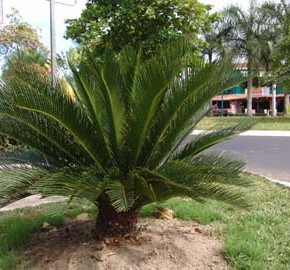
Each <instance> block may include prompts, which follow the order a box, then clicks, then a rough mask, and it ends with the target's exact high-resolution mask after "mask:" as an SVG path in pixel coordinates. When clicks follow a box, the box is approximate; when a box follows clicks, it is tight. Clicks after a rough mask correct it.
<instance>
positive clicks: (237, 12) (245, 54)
mask: <svg viewBox="0 0 290 270" xmlns="http://www.w3.org/2000/svg"><path fill="white" fill-rule="evenodd" d="M223 15H224V19H223V20H224V27H225V28H228V27H229V26H231V29H232V30H231V31H229V32H228V34H227V35H226V36H225V41H226V43H227V45H228V46H229V47H230V48H231V49H232V51H233V52H235V53H236V55H237V57H238V59H243V58H244V59H246V60H247V70H248V81H247V115H248V116H252V88H253V80H252V77H253V76H254V75H255V74H257V73H258V71H259V69H260V65H261V60H265V59H264V58H265V55H269V54H267V52H269V40H268V38H269V37H268V35H266V34H265V33H266V28H265V25H264V23H263V20H264V18H263V16H262V12H261V9H260V8H259V7H258V6H257V5H256V4H255V1H253V0H251V2H250V9H249V12H247V11H244V10H243V9H241V8H240V7H239V6H237V5H231V6H230V7H228V8H226V9H225V10H224V11H223Z"/></svg>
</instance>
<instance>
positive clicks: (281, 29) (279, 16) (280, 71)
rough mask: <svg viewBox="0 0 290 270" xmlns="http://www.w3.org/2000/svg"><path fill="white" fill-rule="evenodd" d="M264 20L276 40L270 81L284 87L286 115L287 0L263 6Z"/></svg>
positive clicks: (289, 29) (289, 27) (289, 13)
mask: <svg viewBox="0 0 290 270" xmlns="http://www.w3.org/2000/svg"><path fill="white" fill-rule="evenodd" d="M261 10H262V11H263V13H264V16H263V17H264V18H265V19H266V22H267V24H268V25H269V29H270V31H269V32H270V34H272V36H273V38H272V40H274V42H273V45H272V46H271V68H270V69H269V70H267V71H268V74H269V77H270V79H271V80H272V81H273V80H275V81H277V82H278V83H279V84H280V85H282V89H283V91H284V113H285V114H287V113H288V111H287V109H288V107H289V87H290V79H289V77H290V76H289V74H290V73H289V70H290V69H289V62H290V56H289V53H290V49H289V44H290V42H289V40H290V38H289V36H290V4H289V3H286V1H285V0H281V1H280V2H278V3H276V2H266V3H264V4H263V5H262V6H261Z"/></svg>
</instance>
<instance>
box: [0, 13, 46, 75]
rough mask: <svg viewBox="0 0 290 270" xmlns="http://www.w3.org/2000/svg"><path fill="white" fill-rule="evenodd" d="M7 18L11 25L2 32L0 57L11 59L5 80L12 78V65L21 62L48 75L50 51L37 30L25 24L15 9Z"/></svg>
mask: <svg viewBox="0 0 290 270" xmlns="http://www.w3.org/2000/svg"><path fill="white" fill-rule="evenodd" d="M7 17H8V18H9V23H8V24H7V25H5V26H4V27H3V28H2V29H1V30H0V32H1V35H0V53H1V54H0V56H2V58H4V57H5V58H6V60H7V59H9V60H8V61H6V62H5V63H6V64H4V66H3V71H2V76H3V78H4V79H7V78H8V77H9V76H12V75H13V68H12V65H13V64H17V63H20V62H22V63H25V64H27V65H31V66H32V67H33V68H34V70H35V72H42V73H47V72H48V70H49V65H48V62H47V61H48V50H47V49H46V48H45V46H44V45H43V44H42V42H41V41H40V36H39V34H38V32H37V30H36V29H34V28H33V27H32V26H31V25H29V24H28V23H26V22H23V21H22V20H21V16H20V14H19V12H18V11H17V10H15V9H13V12H12V14H10V15H8V16H7Z"/></svg>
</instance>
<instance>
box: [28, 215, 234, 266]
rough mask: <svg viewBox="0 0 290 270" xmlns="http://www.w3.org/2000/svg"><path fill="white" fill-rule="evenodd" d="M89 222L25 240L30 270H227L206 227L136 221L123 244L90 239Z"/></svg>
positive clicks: (216, 243) (209, 228)
mask: <svg viewBox="0 0 290 270" xmlns="http://www.w3.org/2000/svg"><path fill="white" fill-rule="evenodd" d="M92 229H93V222H85V223H79V226H75V225H71V224H70V225H67V227H65V228H59V229H57V230H56V229H53V230H51V232H48V233H45V234H42V235H38V236H37V237H34V239H31V241H30V242H29V244H28V245H27V246H26V247H25V248H24V250H23V252H24V254H25V255H26V256H27V257H28V259H30V260H31V262H32V266H31V268H30V269H34V270H38V269H39V270H40V269H41V270H109V269H112V270H156V269H158V270H179V269H180V270H227V269H229V266H228V264H227V262H226V261H225V260H224V259H223V257H222V255H221V242H220V240H219V239H217V238H216V237H215V236H214V235H213V234H212V231H211V230H212V229H211V227H210V226H201V225H199V224H197V223H195V222H192V221H186V222H185V221H180V220H177V219H173V220H160V219H154V218H146V219H140V222H139V229H140V232H139V233H138V234H136V236H134V237H129V238H127V239H122V240H120V239H106V240H105V241H102V242H98V241H97V240H95V239H92V238H93V237H92V234H91V231H92Z"/></svg>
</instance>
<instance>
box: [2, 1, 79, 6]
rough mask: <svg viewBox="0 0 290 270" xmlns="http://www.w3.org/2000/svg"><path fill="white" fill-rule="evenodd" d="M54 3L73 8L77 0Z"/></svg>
mask: <svg viewBox="0 0 290 270" xmlns="http://www.w3.org/2000/svg"><path fill="white" fill-rule="evenodd" d="M0 1H1V0H0ZM46 1H50V0H46ZM55 3H56V4H61V5H66V6H75V5H76V4H77V0H58V1H55Z"/></svg>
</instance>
